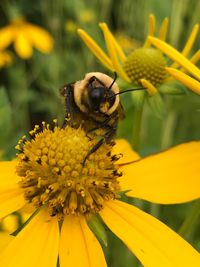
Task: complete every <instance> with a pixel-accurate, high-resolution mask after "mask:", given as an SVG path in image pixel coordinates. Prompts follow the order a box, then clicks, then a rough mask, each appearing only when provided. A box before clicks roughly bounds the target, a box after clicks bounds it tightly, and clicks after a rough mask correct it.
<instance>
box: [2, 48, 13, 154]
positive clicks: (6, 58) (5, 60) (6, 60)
mask: <svg viewBox="0 0 200 267" xmlns="http://www.w3.org/2000/svg"><path fill="white" fill-rule="evenodd" d="M11 62H12V55H11V54H10V53H9V52H8V51H5V50H4V51H0V68H2V67H4V66H8V65H10V64H11ZM0 154H1V151H0Z"/></svg>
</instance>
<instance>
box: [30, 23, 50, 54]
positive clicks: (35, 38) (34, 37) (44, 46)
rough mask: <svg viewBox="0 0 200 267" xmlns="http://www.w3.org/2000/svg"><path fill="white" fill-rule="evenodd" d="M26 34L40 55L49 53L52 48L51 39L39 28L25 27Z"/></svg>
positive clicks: (31, 25)
mask: <svg viewBox="0 0 200 267" xmlns="http://www.w3.org/2000/svg"><path fill="white" fill-rule="evenodd" d="M26 33H27V35H28V37H29V39H30V41H31V42H32V44H33V45H34V46H35V47H36V48H37V49H38V50H39V51H40V52H42V53H45V54H46V53H49V52H50V51H51V50H52V48H53V38H52V37H51V35H50V34H49V33H48V32H47V31H46V30H44V29H42V28H41V27H38V26H35V25H33V24H30V23H29V24H28V25H27V26H26Z"/></svg>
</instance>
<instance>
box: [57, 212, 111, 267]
mask: <svg viewBox="0 0 200 267" xmlns="http://www.w3.org/2000/svg"><path fill="white" fill-rule="evenodd" d="M59 257H60V267H65V266H66V267H67V266H81V267H93V266H95V267H106V266H107V265H106V262H105V258H104V255H103V251H102V248H101V246H100V244H99V242H98V240H97V239H96V237H95V236H94V234H93V233H92V232H91V230H90V229H89V227H88V226H87V223H86V221H85V218H84V217H75V216H70V215H68V216H66V217H65V219H64V222H63V225H62V230H61V240H60V252H59Z"/></svg>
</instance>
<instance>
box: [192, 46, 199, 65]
mask: <svg viewBox="0 0 200 267" xmlns="http://www.w3.org/2000/svg"><path fill="white" fill-rule="evenodd" d="M199 59H200V49H199V50H198V51H197V52H196V53H195V54H194V55H193V56H192V58H191V59H190V61H191V62H192V63H193V64H196V63H197V62H198V61H199Z"/></svg>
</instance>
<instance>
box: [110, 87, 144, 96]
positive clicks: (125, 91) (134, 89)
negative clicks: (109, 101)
mask: <svg viewBox="0 0 200 267" xmlns="http://www.w3.org/2000/svg"><path fill="white" fill-rule="evenodd" d="M141 90H146V88H145V87H139V88H132V89H127V90H124V91H122V92H119V93H117V94H115V95H121V94H123V93H127V92H132V91H141Z"/></svg>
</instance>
